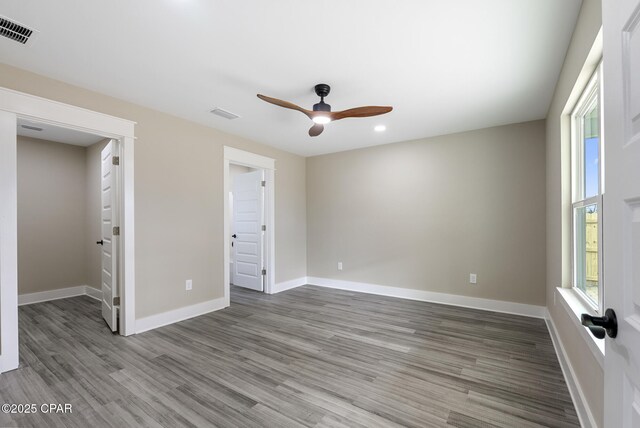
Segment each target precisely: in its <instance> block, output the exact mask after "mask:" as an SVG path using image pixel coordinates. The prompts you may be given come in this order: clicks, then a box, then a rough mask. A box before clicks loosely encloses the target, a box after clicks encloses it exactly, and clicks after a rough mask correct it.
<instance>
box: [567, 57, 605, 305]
mask: <svg viewBox="0 0 640 428" xmlns="http://www.w3.org/2000/svg"><path fill="white" fill-rule="evenodd" d="M602 92H603V85H602V59H601V60H600V62H599V63H598V66H597V67H596V69H595V70H594V72H593V73H592V74H591V76H590V77H589V80H588V81H587V84H586V86H585V88H584V90H583V91H582V94H581V95H580V97H579V98H578V101H577V102H576V104H575V106H574V108H573V110H572V111H571V114H570V119H571V147H570V160H571V213H570V218H571V241H570V242H571V289H572V290H575V294H576V295H577V296H578V297H579V298H580V299H581V300H582V301H583V302H584V303H585V304H586V305H588V306H589V307H591V308H593V310H594V311H595V312H596V314H601V313H603V305H604V281H603V278H604V275H603V264H602V262H603V248H604V246H603V232H602V217H603V212H604V207H603V204H602V202H603V195H604V191H605V188H604V171H603V168H604V132H603V129H604V128H603V120H602V119H603V116H602ZM596 100H598V101H599V102H598V118H599V129H598V131H599V141H598V194H596V195H595V196H590V197H588V198H584V197H582V196H580V195H584V185H585V183H584V179H583V177H584V165H583V162H584V153H583V147H584V143H583V142H584V138H583V131H584V127H583V121H582V119H583V118H584V116H585V115H586V113H587V112H588V111H589V110H590V109H591V108H592V107H593V104H594V102H596ZM579 119H580V120H579ZM594 204H595V205H597V206H598V302H595V303H594V301H593V299H591V298H590V297H588V296H587V295H586V293H585V292H584V291H582V290H581V289H580V288H578V287H577V281H576V275H577V271H576V266H577V253H576V248H575V239H576V226H577V225H576V221H575V210H576V209H578V208H583V207H586V206H589V205H594Z"/></svg>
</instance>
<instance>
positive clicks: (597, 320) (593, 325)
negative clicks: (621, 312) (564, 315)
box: [580, 308, 618, 339]
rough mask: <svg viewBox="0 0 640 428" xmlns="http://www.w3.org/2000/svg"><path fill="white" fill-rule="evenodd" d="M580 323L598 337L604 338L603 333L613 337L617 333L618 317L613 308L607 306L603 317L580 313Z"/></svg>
mask: <svg viewBox="0 0 640 428" xmlns="http://www.w3.org/2000/svg"><path fill="white" fill-rule="evenodd" d="M580 321H581V322H582V325H583V326H585V327H587V328H589V331H590V332H591V334H593V335H594V336H595V337H597V338H598V339H604V335H605V333H606V334H607V335H608V336H609V337H611V338H614V337H616V336H617V334H618V319H617V318H616V313H615V312H614V310H613V309H611V308H609V309H607V310H606V311H605V312H604V316H603V317H592V316H591V315H589V314H582V316H581V317H580Z"/></svg>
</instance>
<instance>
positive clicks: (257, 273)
mask: <svg viewBox="0 0 640 428" xmlns="http://www.w3.org/2000/svg"><path fill="white" fill-rule="evenodd" d="M274 172H275V161H274V160H273V159H270V158H267V157H264V156H260V155H257V154H255V153H250V152H246V151H243V150H238V149H235V148H232V147H225V148H224V189H225V192H224V209H225V214H224V230H225V235H224V236H225V242H224V244H225V263H224V279H225V289H224V293H225V299H226V300H227V301H226V304H227V305H230V304H231V299H230V288H231V284H234V285H236V286H240V287H245V288H249V289H252V290H256V291H264V292H265V293H271V292H272V289H273V284H274V281H275V261H274V253H275V251H274V250H275V241H274V194H275V174H274Z"/></svg>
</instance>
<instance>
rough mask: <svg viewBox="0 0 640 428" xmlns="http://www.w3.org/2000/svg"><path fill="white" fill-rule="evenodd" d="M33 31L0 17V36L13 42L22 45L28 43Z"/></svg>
mask: <svg viewBox="0 0 640 428" xmlns="http://www.w3.org/2000/svg"><path fill="white" fill-rule="evenodd" d="M32 34H33V30H32V29H30V28H27V27H25V26H23V25H20V24H18V23H16V22H12V21H10V20H8V19H7V18H5V17H2V16H0V36H3V37H6V38H7V39H11V40H15V41H16V42H18V43H22V44H23V45H24V44H26V43H27V42H28V41H29V37H31V35H32Z"/></svg>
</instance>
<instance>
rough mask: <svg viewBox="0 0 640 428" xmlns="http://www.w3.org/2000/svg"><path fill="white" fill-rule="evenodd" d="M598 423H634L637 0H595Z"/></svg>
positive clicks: (639, 289) (638, 409)
mask: <svg viewBox="0 0 640 428" xmlns="http://www.w3.org/2000/svg"><path fill="white" fill-rule="evenodd" d="M602 4H603V10H602V23H603V40H604V49H603V67H604V69H603V70H604V75H603V92H604V94H603V101H604V104H603V114H604V129H603V131H604V145H605V159H604V161H605V185H606V188H605V193H604V204H605V209H606V212H605V213H604V214H603V221H604V238H603V239H604V241H603V243H604V254H603V255H604V287H605V288H604V303H605V307H606V308H612V309H613V310H615V313H616V315H617V321H618V333H617V336H616V338H610V337H607V339H606V348H605V391H604V392H605V395H604V396H605V399H604V400H605V403H604V406H605V408H604V411H605V421H604V426H605V427H611V428H613V427H616V428H618V427H619V428H632V427H634V428H638V427H640V0H603V2H602Z"/></svg>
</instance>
